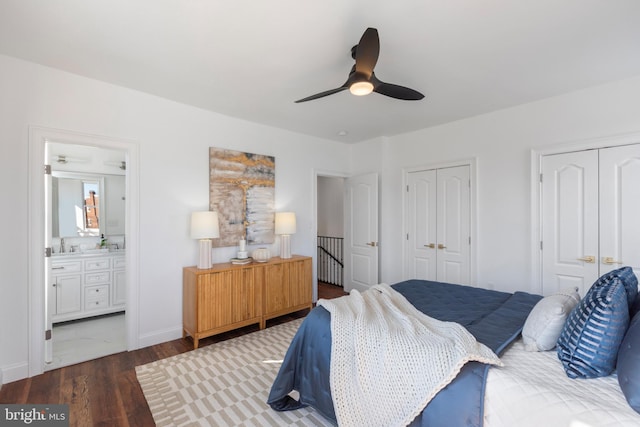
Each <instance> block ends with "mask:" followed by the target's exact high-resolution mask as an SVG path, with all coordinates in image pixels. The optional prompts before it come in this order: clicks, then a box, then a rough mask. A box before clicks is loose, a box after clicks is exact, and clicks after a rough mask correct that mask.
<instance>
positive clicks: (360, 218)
mask: <svg viewBox="0 0 640 427" xmlns="http://www.w3.org/2000/svg"><path fill="white" fill-rule="evenodd" d="M345 221H346V224H345V261H346V262H345V266H344V278H345V279H344V288H345V291H347V292H349V291H351V290H352V289H357V290H359V291H364V290H367V289H369V287H370V286H372V285H375V284H377V283H378V174H377V173H371V174H366V175H359V176H354V177H351V178H347V179H346V180H345Z"/></svg>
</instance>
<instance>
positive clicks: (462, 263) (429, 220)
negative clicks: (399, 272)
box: [405, 165, 471, 284]
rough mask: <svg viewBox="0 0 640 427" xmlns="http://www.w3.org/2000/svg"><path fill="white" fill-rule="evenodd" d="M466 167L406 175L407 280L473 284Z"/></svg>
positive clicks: (468, 176) (468, 183) (468, 174)
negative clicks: (471, 282)
mask: <svg viewBox="0 0 640 427" xmlns="http://www.w3.org/2000/svg"><path fill="white" fill-rule="evenodd" d="M469 180H470V172H469V166H466V165H465V166H456V167H450V168H441V169H431V170H426V171H419V172H410V173H409V174H408V179H407V193H408V196H407V227H408V231H407V251H406V262H405V277H407V278H412V279H423V280H437V281H441V282H450V283H461V284H468V283H470V279H471V250H470V227H471V206H470V202H471V199H470V188H469V185H470V181H469Z"/></svg>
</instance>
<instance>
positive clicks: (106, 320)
mask: <svg viewBox="0 0 640 427" xmlns="http://www.w3.org/2000/svg"><path fill="white" fill-rule="evenodd" d="M125 330H126V327H125V319H124V313H118V314H112V315H107V316H101V317H96V318H91V319H86V320H77V321H73V322H66V323H59V324H55V325H53V331H52V334H53V361H52V363H50V364H47V365H46V367H45V370H47V371H48V370H51V369H56V368H60V367H62V366H69V365H73V364H76V363H80V362H86V361H87V360H92V359H96V358H99V357H102V356H107V355H109V354H114V353H119V352H121V351H125V350H126V349H127V338H126V332H125Z"/></svg>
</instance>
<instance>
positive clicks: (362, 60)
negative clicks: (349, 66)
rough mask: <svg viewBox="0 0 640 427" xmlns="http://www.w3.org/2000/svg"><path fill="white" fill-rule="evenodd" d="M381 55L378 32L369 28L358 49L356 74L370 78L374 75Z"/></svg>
mask: <svg viewBox="0 0 640 427" xmlns="http://www.w3.org/2000/svg"><path fill="white" fill-rule="evenodd" d="M379 54H380V39H379V38H378V30H376V29H375V28H367V29H366V30H365V32H364V34H362V37H361V38H360V42H359V43H358V46H357V47H356V58H355V60H356V72H357V73H359V74H364V75H365V76H367V78H369V77H370V76H371V74H373V67H375V66H376V63H377V62H378V55H379Z"/></svg>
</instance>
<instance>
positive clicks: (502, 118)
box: [352, 76, 640, 293]
mask: <svg viewBox="0 0 640 427" xmlns="http://www.w3.org/2000/svg"><path fill="white" fill-rule="evenodd" d="M425 102H429V100H428V97H427V99H426V100H425ZM639 113H640V76H639V77H636V78H633V79H629V80H625V81H619V82H615V83H612V84H608V85H603V86H599V87H593V88H590V89H587V90H582V91H579V92H575V93H572V94H568V95H564V96H559V97H555V98H550V99H547V100H543V101H539V102H535V103H531V104H526V105H521V106H518V107H515V108H510V109H506V110H502V111H498V112H495V113H491V114H486V115H482V116H478V117H474V118H470V119H466V120H461V121H458V122H453V123H449V124H446V125H442V126H437V127H433V128H429V129H424V130H421V131H418V132H414V133H410V134H405V135H400V136H396V137H392V138H381V139H377V140H372V141H368V142H365V143H361V144H358V145H357V146H356V147H355V148H354V152H353V157H352V167H353V171H354V172H355V173H365V172H371V171H372V170H377V171H379V172H380V174H381V177H382V178H381V198H380V203H381V217H380V218H381V219H380V222H381V239H380V240H381V246H380V250H381V256H380V262H381V272H382V274H381V277H380V280H381V281H383V282H387V283H394V282H397V281H399V280H402V279H403V273H402V262H401V260H402V253H403V242H404V241H403V239H402V235H403V234H402V232H403V230H402V227H403V225H402V222H401V221H398V218H399V216H400V215H401V214H400V207H401V206H402V176H403V169H404V168H410V167H417V166H424V165H429V164H434V163H441V162H448V161H455V160H459V159H462V158H471V157H476V158H477V184H478V201H477V203H478V221H477V222H478V236H477V239H478V240H477V243H478V251H477V252H478V254H477V259H478V264H477V265H478V274H477V281H476V283H477V284H478V285H480V286H484V287H493V288H496V289H500V290H508V291H513V290H525V291H530V292H536V293H537V292H539V289H538V287H537V284H534V283H532V277H533V274H532V265H531V259H532V250H533V246H534V243H533V242H532V239H531V237H530V233H531V200H530V197H531V196H530V194H531V191H530V188H531V165H530V162H531V150H532V149H534V148H540V147H544V146H549V145H559V144H563V143H569V142H573V141H580V140H585V139H591V138H598V137H606V136H610V135H616V134H623V133H632V132H638V131H639V130H640V114H639ZM374 153H375V154H374ZM363 158H367V159H369V161H368V162H366V163H363V162H362V159H363ZM355 159H358V161H357V162H355V161H354V160H355Z"/></svg>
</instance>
